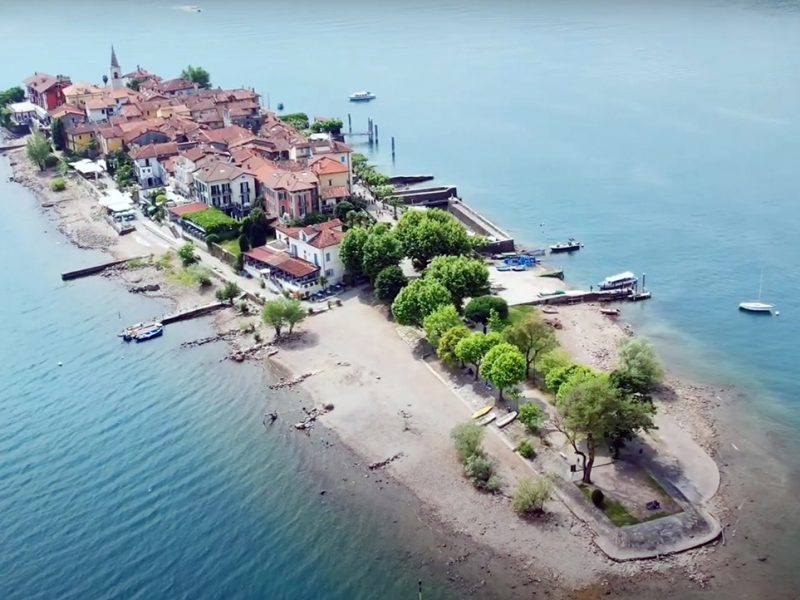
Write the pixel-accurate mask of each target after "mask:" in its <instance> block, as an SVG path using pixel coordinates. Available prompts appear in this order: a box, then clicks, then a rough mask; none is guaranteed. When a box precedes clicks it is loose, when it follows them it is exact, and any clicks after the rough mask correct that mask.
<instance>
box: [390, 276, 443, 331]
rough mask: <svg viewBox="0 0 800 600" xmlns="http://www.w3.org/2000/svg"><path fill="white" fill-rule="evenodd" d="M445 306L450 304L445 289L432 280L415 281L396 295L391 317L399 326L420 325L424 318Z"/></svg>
mask: <svg viewBox="0 0 800 600" xmlns="http://www.w3.org/2000/svg"><path fill="white" fill-rule="evenodd" d="M446 304H451V298H450V292H448V291H447V288H446V287H444V286H443V285H442V284H441V283H439V282H438V281H434V280H433V279H424V278H423V279H417V280H415V281H412V282H411V283H409V284H408V285H407V286H406V287H404V288H403V289H402V290H400V293H399V294H397V297H396V298H395V299H394V302H392V315H393V316H394V319H395V321H397V322H398V323H400V325H422V321H423V320H424V319H425V317H427V316H428V315H429V314H431V313H432V312H433V311H435V310H436V309H437V308H439V307H440V306H444V305H446Z"/></svg>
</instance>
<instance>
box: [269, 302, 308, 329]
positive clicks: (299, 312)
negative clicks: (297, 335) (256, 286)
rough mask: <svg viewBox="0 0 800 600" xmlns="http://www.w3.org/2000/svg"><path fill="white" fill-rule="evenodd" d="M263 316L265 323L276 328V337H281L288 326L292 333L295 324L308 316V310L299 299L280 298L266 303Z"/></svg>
mask: <svg viewBox="0 0 800 600" xmlns="http://www.w3.org/2000/svg"><path fill="white" fill-rule="evenodd" d="M261 318H262V319H263V321H264V323H266V324H267V325H269V326H270V327H272V328H273V329H275V337H276V338H279V337H281V333H282V332H283V328H284V327H286V326H288V327H289V333H292V330H293V329H294V327H295V325H297V324H298V323H300V322H302V321H303V319H305V318H306V311H304V310H303V307H302V305H301V304H300V301H299V300H295V299H294V298H278V299H277V300H269V301H267V302H265V303H264V308H263V310H262V311H261Z"/></svg>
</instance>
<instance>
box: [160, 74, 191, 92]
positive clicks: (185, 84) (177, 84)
mask: <svg viewBox="0 0 800 600" xmlns="http://www.w3.org/2000/svg"><path fill="white" fill-rule="evenodd" d="M192 88H194V83H192V82H191V81H189V80H188V79H181V78H180V77H179V78H178V79H169V80H167V81H162V82H161V83H160V84H159V86H158V89H160V90H163V91H165V92H178V91H181V90H190V89H192Z"/></svg>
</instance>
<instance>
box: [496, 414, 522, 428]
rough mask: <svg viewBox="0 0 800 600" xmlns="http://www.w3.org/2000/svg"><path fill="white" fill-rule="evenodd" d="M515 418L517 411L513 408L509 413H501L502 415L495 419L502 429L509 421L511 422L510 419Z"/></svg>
mask: <svg viewBox="0 0 800 600" xmlns="http://www.w3.org/2000/svg"><path fill="white" fill-rule="evenodd" d="M516 418H517V411H515V410H512V411H511V412H510V413H508V414H507V415H503V416H502V417H500V418H499V419H497V426H498V427H499V428H500V429H502V428H503V427H505V426H506V425H508V424H509V423H511V422H512V421H514V419H516Z"/></svg>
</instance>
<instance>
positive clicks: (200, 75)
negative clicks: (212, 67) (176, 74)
mask: <svg viewBox="0 0 800 600" xmlns="http://www.w3.org/2000/svg"><path fill="white" fill-rule="evenodd" d="M181 77H182V78H183V79H188V80H189V81H191V82H192V83H196V84H197V86H198V87H199V88H200V89H203V90H207V89H208V88H210V87H211V75H209V73H208V71H206V70H205V69H204V68H203V67H193V66H192V65H189V66H188V67H186V68H185V69H184V70H183V71H181Z"/></svg>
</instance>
